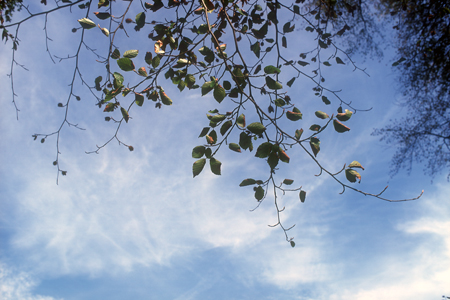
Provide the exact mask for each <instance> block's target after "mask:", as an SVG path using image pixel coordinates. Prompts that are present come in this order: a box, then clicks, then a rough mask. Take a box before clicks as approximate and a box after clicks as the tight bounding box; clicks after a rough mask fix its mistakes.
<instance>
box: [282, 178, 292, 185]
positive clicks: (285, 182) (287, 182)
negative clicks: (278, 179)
mask: <svg viewBox="0 0 450 300" xmlns="http://www.w3.org/2000/svg"><path fill="white" fill-rule="evenodd" d="M283 183H284V184H286V185H291V184H293V183H294V180H292V179H285V180H283Z"/></svg>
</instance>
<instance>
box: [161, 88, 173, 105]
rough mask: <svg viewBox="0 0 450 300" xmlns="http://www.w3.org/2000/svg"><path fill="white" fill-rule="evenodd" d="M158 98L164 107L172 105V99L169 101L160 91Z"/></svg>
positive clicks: (164, 93)
mask: <svg viewBox="0 0 450 300" xmlns="http://www.w3.org/2000/svg"><path fill="white" fill-rule="evenodd" d="M159 97H160V98H161V102H162V103H163V104H164V105H172V99H170V98H169V97H168V96H167V94H166V92H164V91H163V90H162V89H161V90H160V91H159Z"/></svg>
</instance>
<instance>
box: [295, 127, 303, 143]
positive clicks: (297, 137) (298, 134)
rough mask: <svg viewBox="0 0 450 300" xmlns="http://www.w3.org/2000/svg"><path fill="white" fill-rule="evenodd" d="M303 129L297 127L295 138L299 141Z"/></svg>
mask: <svg viewBox="0 0 450 300" xmlns="http://www.w3.org/2000/svg"><path fill="white" fill-rule="evenodd" d="M302 134H303V129H297V130H295V139H296V140H297V141H298V140H300V138H301V137H302Z"/></svg>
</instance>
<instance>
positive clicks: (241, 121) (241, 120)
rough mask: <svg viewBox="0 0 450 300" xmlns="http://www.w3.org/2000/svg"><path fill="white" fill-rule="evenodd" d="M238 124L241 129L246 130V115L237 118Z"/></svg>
mask: <svg viewBox="0 0 450 300" xmlns="http://www.w3.org/2000/svg"><path fill="white" fill-rule="evenodd" d="M236 124H237V125H238V126H239V127H241V128H245V115H244V114H241V115H240V116H239V117H237V119H236Z"/></svg>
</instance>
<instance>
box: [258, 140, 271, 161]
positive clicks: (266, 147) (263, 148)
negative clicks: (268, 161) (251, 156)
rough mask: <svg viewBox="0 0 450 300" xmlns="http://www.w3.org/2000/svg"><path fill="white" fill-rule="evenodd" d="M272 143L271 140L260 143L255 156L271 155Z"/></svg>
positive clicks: (264, 156)
mask: <svg viewBox="0 0 450 300" xmlns="http://www.w3.org/2000/svg"><path fill="white" fill-rule="evenodd" d="M272 146H273V145H272V144H271V143H269V142H265V143H262V144H261V145H259V147H258V149H256V153H255V156H256V157H259V158H266V157H268V156H269V154H270V152H271V151H272Z"/></svg>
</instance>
